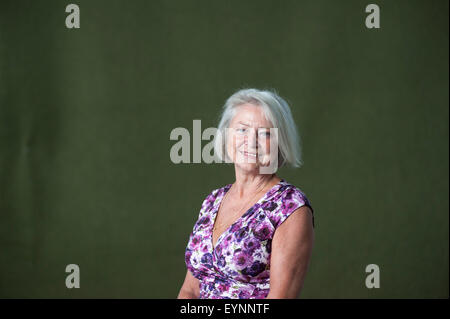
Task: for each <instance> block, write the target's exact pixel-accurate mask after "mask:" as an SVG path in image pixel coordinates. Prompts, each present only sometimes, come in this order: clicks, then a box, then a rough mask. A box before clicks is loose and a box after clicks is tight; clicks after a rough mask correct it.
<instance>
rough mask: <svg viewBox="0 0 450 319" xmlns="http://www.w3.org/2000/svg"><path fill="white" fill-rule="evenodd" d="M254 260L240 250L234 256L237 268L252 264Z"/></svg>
mask: <svg viewBox="0 0 450 319" xmlns="http://www.w3.org/2000/svg"><path fill="white" fill-rule="evenodd" d="M252 261H253V257H252V256H251V255H248V254H246V253H244V252H238V253H237V254H235V255H234V256H233V263H234V264H235V265H236V268H238V269H242V268H245V267H247V266H248V265H250V264H251V263H252Z"/></svg>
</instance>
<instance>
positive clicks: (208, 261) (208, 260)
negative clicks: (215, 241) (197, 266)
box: [201, 253, 212, 268]
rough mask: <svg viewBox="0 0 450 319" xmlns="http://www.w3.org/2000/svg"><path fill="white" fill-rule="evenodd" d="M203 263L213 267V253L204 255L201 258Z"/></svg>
mask: <svg viewBox="0 0 450 319" xmlns="http://www.w3.org/2000/svg"><path fill="white" fill-rule="evenodd" d="M201 262H202V264H204V265H205V266H206V267H208V268H211V267H212V255H211V254H210V253H206V254H204V255H203V256H202V259H201Z"/></svg>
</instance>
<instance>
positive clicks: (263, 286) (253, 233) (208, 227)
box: [185, 179, 314, 299]
mask: <svg viewBox="0 0 450 319" xmlns="http://www.w3.org/2000/svg"><path fill="white" fill-rule="evenodd" d="M230 188H231V184H228V185H226V186H224V187H222V188H218V189H215V190H213V191H212V192H211V193H210V194H209V195H208V196H207V197H206V199H205V200H204V201H203V203H202V206H201V209H200V214H199V217H198V220H197V222H196V223H195V225H194V228H193V231H192V233H191V234H190V236H189V241H188V245H187V247H186V251H185V262H186V266H187V268H188V270H189V271H190V272H191V273H192V275H193V276H194V277H195V278H197V279H198V280H199V282H200V287H199V288H200V296H199V297H200V298H201V299H227V298H230V299H231V298H233V299H235V298H239V299H262V298H265V297H266V296H267V294H268V293H269V288H270V255H271V247H272V238H273V235H274V233H275V230H276V229H277V228H278V227H279V226H280V225H281V224H282V223H283V222H284V221H285V220H286V218H288V217H289V215H290V214H291V213H293V212H294V211H295V210H296V209H298V208H299V207H302V206H304V205H306V206H308V207H310V209H311V211H312V212H313V226H314V211H313V209H312V207H311V204H310V202H309V200H308V199H307V198H306V195H305V194H304V193H303V192H302V191H301V190H300V189H298V188H296V187H295V186H293V185H292V184H289V183H288V182H286V181H285V180H284V179H281V181H280V182H279V183H278V184H276V185H275V186H273V187H272V188H271V189H270V190H269V191H268V192H267V193H266V194H265V195H264V196H263V197H262V198H261V199H260V200H259V201H258V202H256V203H255V204H254V205H253V206H252V207H251V208H250V209H249V210H247V212H245V214H243V215H242V216H241V217H239V218H238V219H237V220H236V221H235V222H234V223H233V224H232V225H231V226H230V227H228V229H226V230H225V231H224V232H223V233H222V234H221V235H220V237H219V238H218V239H217V242H216V246H215V247H213V239H212V232H213V226H214V221H215V218H216V215H217V212H218V210H219V207H220V204H221V201H222V199H223V197H224V195H225V194H226V192H227V191H228V190H229V189H230Z"/></svg>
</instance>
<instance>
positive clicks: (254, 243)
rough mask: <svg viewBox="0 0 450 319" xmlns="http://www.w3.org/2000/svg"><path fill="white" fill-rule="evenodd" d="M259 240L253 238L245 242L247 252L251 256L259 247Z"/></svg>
mask: <svg viewBox="0 0 450 319" xmlns="http://www.w3.org/2000/svg"><path fill="white" fill-rule="evenodd" d="M258 244H259V240H257V239H256V238H253V237H249V238H247V239H246V240H245V241H244V248H245V250H246V251H247V252H248V253H249V254H251V253H253V251H254V250H255V249H256V248H257V247H258Z"/></svg>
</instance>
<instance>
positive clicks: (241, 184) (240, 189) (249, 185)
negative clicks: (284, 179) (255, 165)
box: [233, 170, 280, 198]
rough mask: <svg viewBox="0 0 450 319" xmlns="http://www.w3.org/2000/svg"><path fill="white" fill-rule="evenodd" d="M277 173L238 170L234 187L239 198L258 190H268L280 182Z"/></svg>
mask: <svg viewBox="0 0 450 319" xmlns="http://www.w3.org/2000/svg"><path fill="white" fill-rule="evenodd" d="M279 181H280V178H278V177H277V176H276V175H275V174H248V173H243V172H240V171H238V170H236V181H235V182H234V184H233V188H234V191H235V194H236V196H238V197H239V198H243V197H247V196H251V195H253V194H256V193H258V192H263V191H264V192H266V191H267V190H268V189H270V188H272V187H273V186H274V185H276V184H277V183H279Z"/></svg>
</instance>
